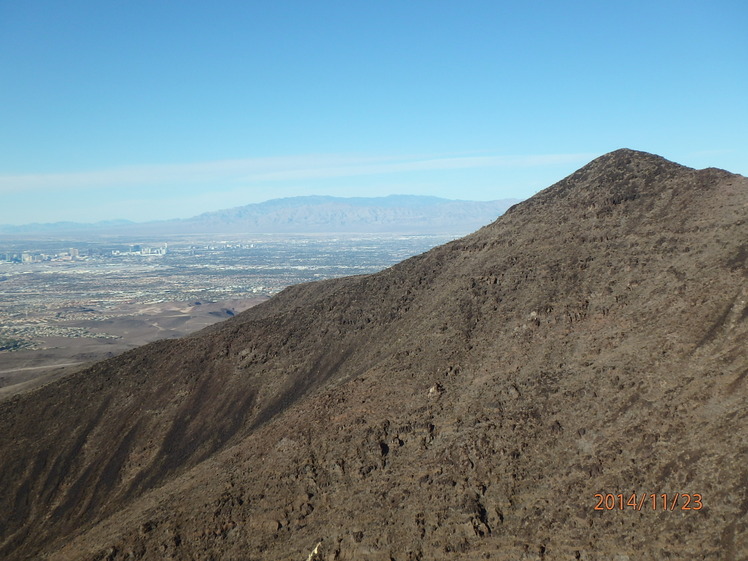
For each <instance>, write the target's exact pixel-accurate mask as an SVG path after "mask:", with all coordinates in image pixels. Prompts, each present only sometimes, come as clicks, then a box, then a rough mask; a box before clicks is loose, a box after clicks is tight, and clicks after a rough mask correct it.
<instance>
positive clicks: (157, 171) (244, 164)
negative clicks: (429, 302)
mask: <svg viewBox="0 0 748 561" xmlns="http://www.w3.org/2000/svg"><path fill="white" fill-rule="evenodd" d="M592 156H594V155H592V154H540V155H520V156H501V155H494V156H437V157H433V156H432V157H429V156H422V157H397V156H381V157H365V156H348V155H334V154H333V155H324V154H323V155H306V156H283V157H274V158H246V159H236V160H219V161H210V162H196V163H187V164H161V165H143V166H128V167H119V168H110V169H103V170H92V171H78V172H65V173H45V174H18V175H0V193H2V194H9V193H24V194H31V193H36V192H45V191H57V190H63V189H65V190H90V189H120V188H127V187H136V186H172V185H185V184H196V183H206V184H208V183H209V184H213V185H216V184H222V185H246V186H250V185H256V184H259V183H266V182H281V181H299V180H305V179H306V180H311V179H324V178H336V177H355V176H371V175H380V174H392V173H403V172H419V171H434V170H449V169H470V168H491V167H496V168H521V167H532V166H548V165H556V164H571V163H581V162H584V161H587V160H589V159H590V158H591V157H592Z"/></svg>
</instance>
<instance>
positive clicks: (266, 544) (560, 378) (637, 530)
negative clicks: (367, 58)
mask: <svg viewBox="0 0 748 561" xmlns="http://www.w3.org/2000/svg"><path fill="white" fill-rule="evenodd" d="M747 215H748V179H746V178H744V177H742V176H737V175H732V174H730V173H727V172H725V171H722V170H716V169H707V170H701V171H696V170H692V169H689V168H685V167H682V166H679V165H677V164H674V163H672V162H668V161H667V160H664V159H662V158H660V157H658V156H653V155H650V154H645V153H641V152H634V151H630V150H619V151H616V152H613V153H611V154H608V155H605V156H602V157H601V158H598V159H597V160H595V161H593V162H592V163H590V164H588V165H587V166H585V167H584V168H582V169H580V170H579V171H577V172H576V173H574V174H572V175H571V176H569V177H567V178H566V179H564V180H562V181H560V182H559V183H557V184H555V185H553V186H552V187H550V188H548V189H546V190H545V191H542V192H541V193H539V194H538V195H536V196H535V197H533V198H531V199H529V200H528V201H525V202H523V203H521V204H519V205H516V206H514V207H512V208H511V209H510V210H509V211H507V213H506V214H505V215H503V216H502V217H501V218H500V219H498V220H497V221H496V222H494V223H493V224H491V225H489V226H486V227H484V228H482V229H481V230H479V231H478V232H476V233H474V234H472V235H470V236H467V237H465V238H462V239H460V240H457V241H455V242H452V243H450V244H447V245H444V246H441V247H438V248H435V249H433V250H431V251H429V252H428V253H426V254H423V255H420V256H417V257H414V258H411V259H408V260H407V261H405V262H403V263H400V264H399V265H396V266H394V267H392V268H390V269H387V270H385V271H382V272H381V273H378V274H375V275H368V276H359V277H349V278H344V279H336V280H332V281H324V282H320V283H312V284H305V285H297V286H294V287H291V288H289V289H286V290H285V291H283V292H282V293H281V294H279V295H277V296H276V297H274V298H272V299H271V300H269V301H267V302H265V303H263V304H260V305H258V306H256V307H254V308H251V309H250V310H248V311H246V312H244V313H242V314H240V315H239V316H237V317H235V318H232V319H230V320H228V321H226V322H223V323H221V324H217V325H215V326H212V327H210V328H207V329H205V330H203V331H202V332H199V333H198V334H196V335H194V336H191V337H187V338H184V339H181V340H176V341H161V342H157V343H153V344H150V345H147V346H145V347H141V348H139V349H136V350H134V351H131V352H128V353H126V354H124V355H121V356H118V357H116V358H114V359H111V360H108V361H106V362H102V363H99V364H97V365H95V366H93V367H92V368H90V369H88V370H86V371H83V372H81V373H78V374H75V375H72V376H69V377H67V378H64V379H62V380H60V381H58V382H55V383H53V384H50V385H47V386H45V387H43V388H40V389H38V390H35V391H33V392H30V393H28V394H24V395H22V396H18V397H16V398H13V399H11V400H8V401H6V402H3V403H0V473H2V476H3V485H2V486H1V487H0V512H1V513H3V514H2V515H0V557H2V558H4V559H11V560H21V559H31V558H39V559H54V560H68V559H69V560H81V559H82V560H92V561H93V560H110V561H113V560H117V561H119V560H125V559H128V560H130V559H178V560H192V559H206V560H207V559H222V560H260V559H263V560H274V559H283V560H286V559H287V560H303V559H306V558H307V556H308V555H309V553H310V552H311V551H312V549H313V548H314V547H315V545H317V544H318V543H320V542H321V544H320V546H319V553H318V558H319V559H324V560H325V561H331V560H333V559H337V560H354V559H355V560H390V559H396V560H398V561H401V560H408V561H416V560H423V561H425V560H431V559H450V560H452V559H464V560H472V559H499V560H505V559H506V560H509V559H583V560H599V559H663V558H674V559H714V560H718V559H719V560H730V559H732V560H738V559H742V558H744V557H745V554H746V552H747V551H748V542H746V535H747V532H746V529H747V528H746V525H747V523H748V496H747V495H746V489H747V488H748V467H746V465H745V458H746V457H747V455H748V443H746V434H748V421H747V420H746V412H745V401H746V396H747V394H748V386H747V384H748V381H747V380H746V375H747V374H748V355H747V352H746V341H748V322H746V318H747V317H748V282H746V280H747V278H746V277H747V274H746V270H747V269H746V266H747V263H746V260H747V259H748V245H747V244H748V224H747V223H746V218H747ZM596 493H603V494H605V493H611V494H614V495H617V494H619V493H620V494H622V495H625V499H626V500H628V498H629V497H630V495H632V494H633V493H636V494H637V502H638V498H640V497H641V496H643V495H645V494H655V495H656V496H659V495H660V494H668V497H670V499H671V500H672V498H673V497H674V496H675V494H676V493H678V494H681V493H682V494H689V495H693V494H699V495H700V497H701V499H700V500H701V503H700V504H701V506H702V508H699V509H698V510H694V509H690V510H682V507H683V505H684V503H685V498H681V497H680V496H679V501H680V502H679V503H678V505H677V508H676V509H674V510H667V511H665V510H662V508H659V509H658V511H656V512H655V511H652V509H651V505H649V503H646V504H648V506H647V507H644V508H641V509H638V508H636V507H631V506H628V505H626V504H624V505H623V506H624V508H623V509H620V508H617V507H616V508H613V509H611V510H602V511H600V510H595V509H594V507H595V505H596V504H597V502H598V501H597V500H596V499H595V496H594V495H595V494H596ZM616 500H617V499H616ZM669 502H670V501H669ZM695 505H696V503H695V502H694V503H693V504H692V505H691V507H695ZM658 506H661V505H658ZM669 506H670V505H668V509H669ZM626 556H628V557H626Z"/></svg>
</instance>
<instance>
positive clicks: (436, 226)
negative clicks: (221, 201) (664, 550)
mask: <svg viewBox="0 0 748 561" xmlns="http://www.w3.org/2000/svg"><path fill="white" fill-rule="evenodd" d="M518 202H519V199H501V200H496V201H461V200H451V199H443V198H439V197H429V196H418V195H390V196H387V197H328V196H307V197H290V198H284V199H272V200H269V201H266V202H263V203H256V204H249V205H245V206H240V207H235V208H230V209H226V210H219V211H215V212H206V213H204V214H200V215H199V216H195V217H192V218H186V219H176V220H160V221H154V222H143V223H134V222H130V221H127V220H110V221H104V222H97V223H94V224H80V223H75V222H56V223H52V224H27V225H22V226H0V233H3V234H45V233H63V232H65V233H78V232H80V233H84V232H85V233H101V234H104V233H106V234H118V233H121V234H135V233H137V234H160V235H165V234H211V233H216V234H218V233H231V234H240V233H295V234H307V233H308V234H311V233H364V232H367V233H379V232H382V233H385V232H391V233H395V232H397V233H439V234H441V233H447V234H465V233H468V232H471V231H473V230H475V229H477V228H480V227H481V226H485V225H486V224H489V223H491V222H493V221H494V220H495V219H496V218H497V217H498V216H499V215H501V214H503V213H504V212H505V211H506V210H507V209H508V208H509V207H511V206H512V205H514V204H516V203H518Z"/></svg>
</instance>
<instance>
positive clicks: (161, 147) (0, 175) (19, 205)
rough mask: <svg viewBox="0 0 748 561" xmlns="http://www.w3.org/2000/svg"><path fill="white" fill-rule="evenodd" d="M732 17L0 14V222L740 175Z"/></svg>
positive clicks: (526, 8) (456, 6)
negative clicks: (576, 176) (633, 166)
mask: <svg viewBox="0 0 748 561" xmlns="http://www.w3.org/2000/svg"><path fill="white" fill-rule="evenodd" d="M746 29H748V4H746V3H745V2H744V1H743V0H734V1H731V0H712V1H689V0H679V1H657V0H648V1H646V2H643V1H642V2H640V1H637V0H634V1H629V2H603V1H600V0H596V1H594V2H592V1H573V0H568V1H564V2H558V1H555V0H554V1H532V0H530V1H527V2H515V1H513V2H503V1H500V0H492V1H485V2H484V1H470V0H462V1H459V2H458V1H440V0H430V1H426V0H399V1H387V0H384V1H376V2H372V1H368V2H364V1H357V0H350V1H347V2H342V1H336V2H333V1H326V0H315V1H311V0H306V1H284V0H276V1H272V2H254V1H220V0H218V1H215V2H211V3H207V2H202V1H201V2H197V1H191V0H190V1H184V0H182V1H175V0H174V1H166V0H147V1H143V0H128V1H117V2H115V1H113V0H112V1H109V0H104V1H102V0H90V1H79V0H68V1H65V2H59V1H58V0H34V1H28V0H1V1H0V223H4V224H21V223H28V222H54V221H60V220H75V221H83V222H93V221H97V220H104V219H112V218H128V219H131V220H150V219H157V218H174V217H187V216H191V215H195V214H198V213H200V212H204V211H209V210H217V209H220V208H228V207H232V206H238V205H242V204H248V203H252V202H260V201H263V200H267V199H271V198H276V197H287V196H295V195H306V194H324V195H339V196H377V195H387V194H392V193H412V194H429V195H437V196H443V197H449V198H461V199H475V200H491V199H501V198H510V197H516V198H526V197H529V196H531V195H532V194H533V193H535V192H537V191H539V190H540V189H542V188H544V187H547V186H548V185H550V184H551V183H553V182H555V181H557V180H559V179H561V178H562V177H564V176H565V175H567V174H568V173H570V172H572V171H574V170H575V169H577V168H578V167H580V166H582V165H583V164H585V163H586V162H587V161H589V160H590V159H592V158H594V157H596V156H598V155H600V154H603V153H605V152H608V151H611V150H614V149H617V148H621V147H628V148H634V149H639V150H645V151H649V152H655V153H658V154H660V155H663V156H665V157H667V158H668V159H671V160H675V161H678V162H680V163H683V164H686V165H689V166H692V167H697V168H701V167H708V166H715V167H722V168H726V169H729V170H730V171H733V172H736V173H742V174H743V175H748V102H747V101H746V100H747V99H748V71H747V70H746V69H747V68H748V33H746Z"/></svg>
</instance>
